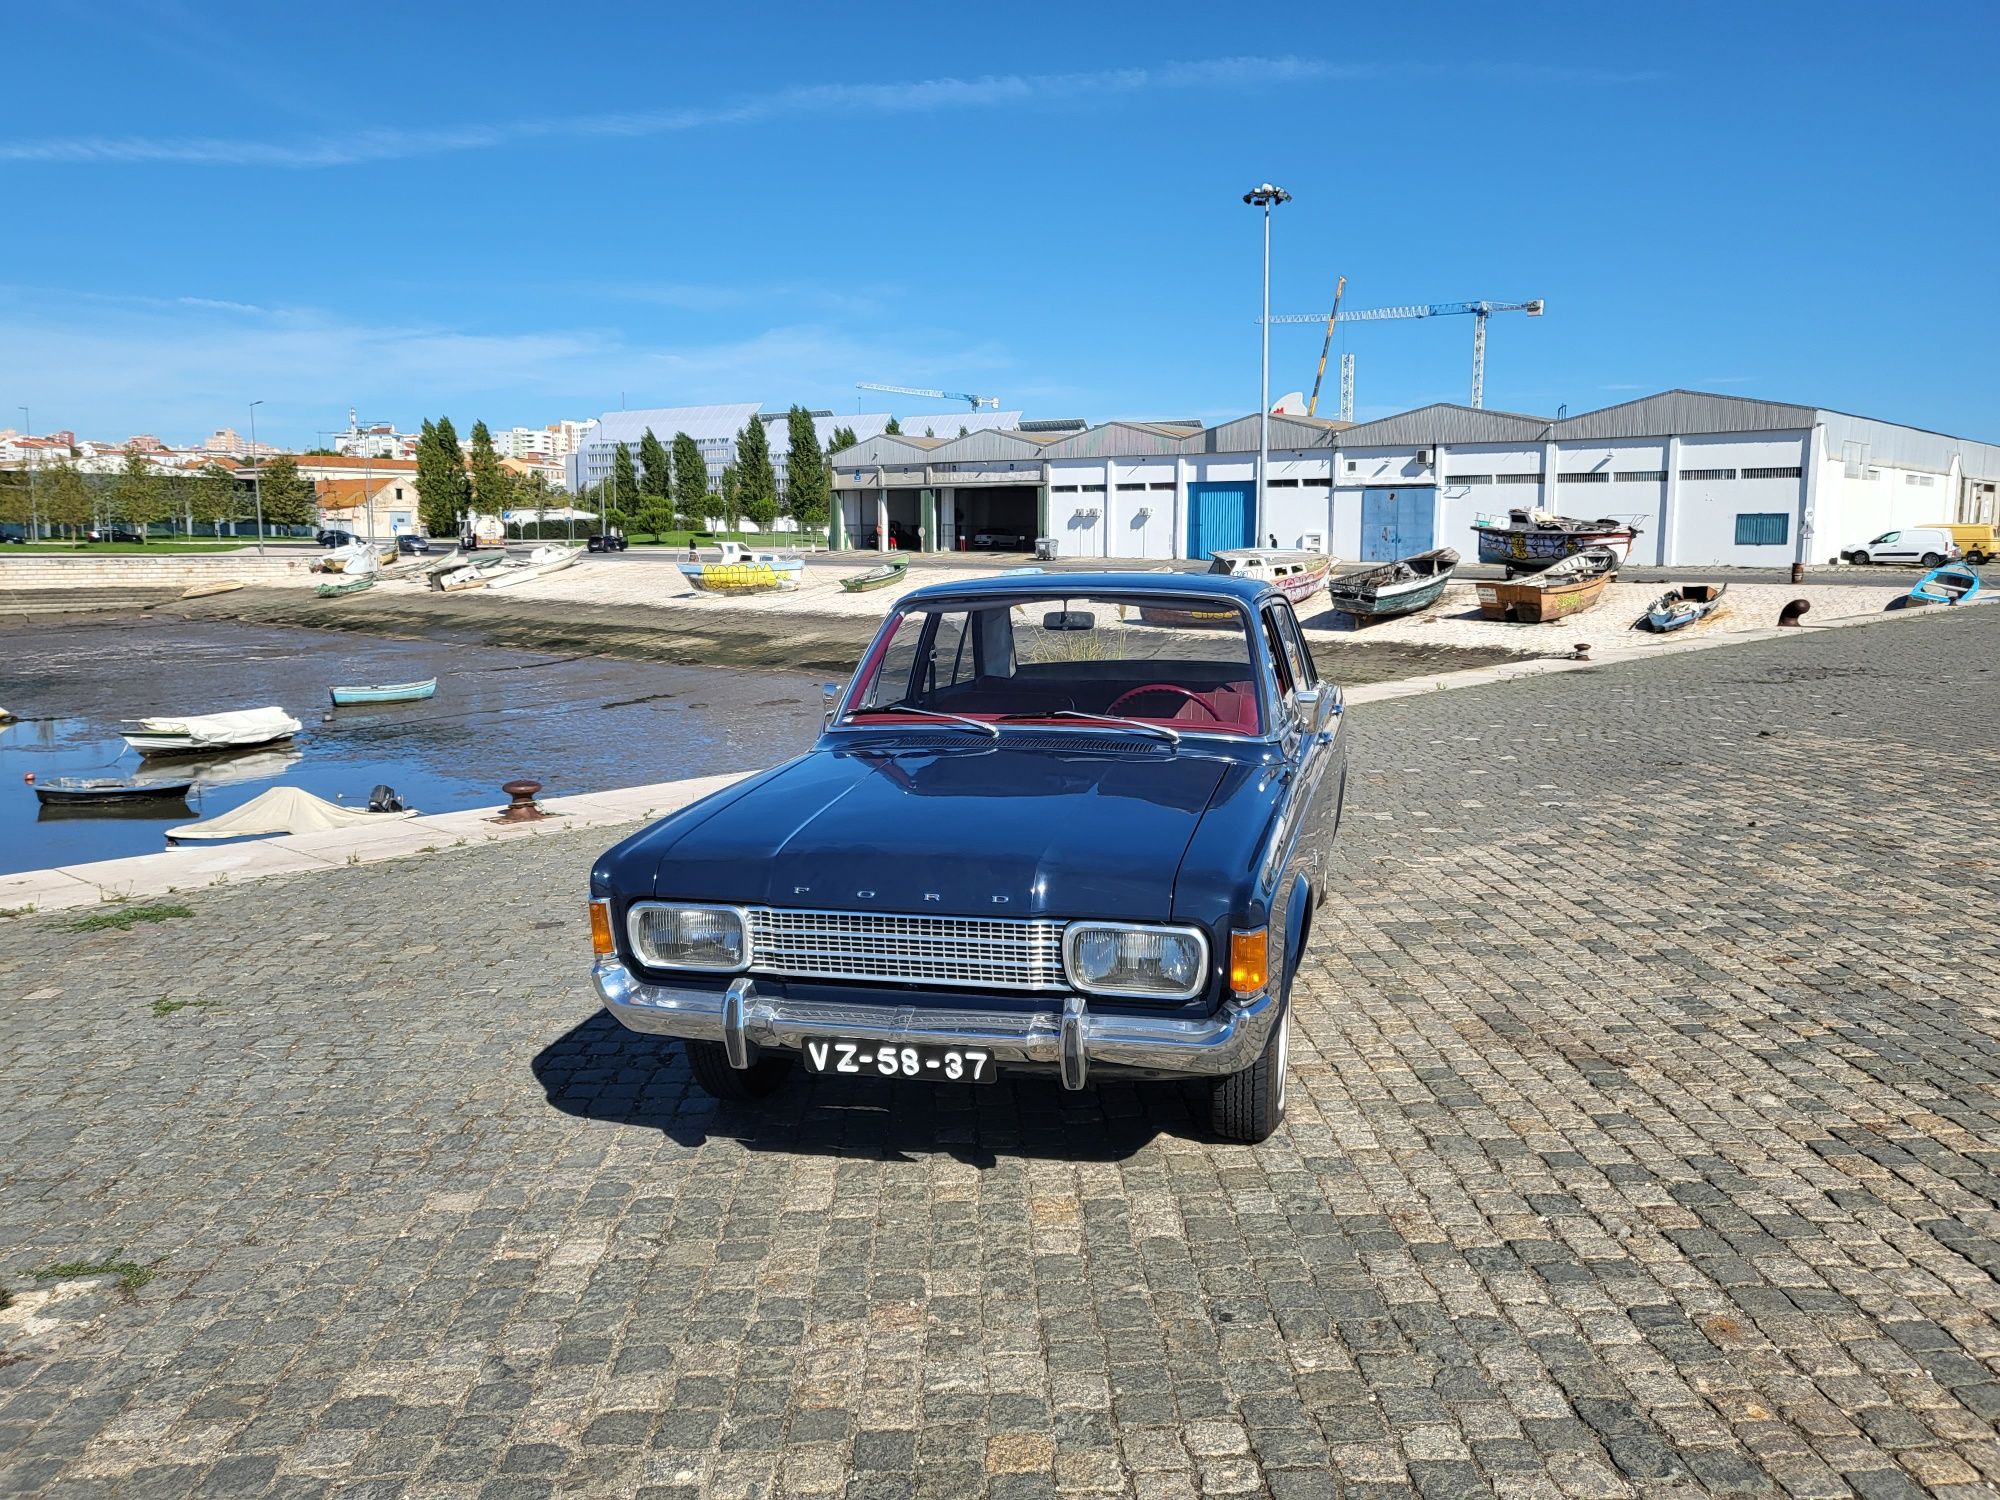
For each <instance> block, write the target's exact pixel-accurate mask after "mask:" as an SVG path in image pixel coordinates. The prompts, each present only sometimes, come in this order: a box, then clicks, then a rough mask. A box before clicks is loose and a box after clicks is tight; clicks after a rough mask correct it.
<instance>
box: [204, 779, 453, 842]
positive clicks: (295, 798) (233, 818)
mask: <svg viewBox="0 0 2000 1500" xmlns="http://www.w3.org/2000/svg"><path fill="white" fill-rule="evenodd" d="M392 799H393V794H392ZM415 816H416V813H415V811H414V810H413V809H410V808H406V807H402V806H401V804H400V802H398V805H397V808H396V810H394V811H388V812H374V811H371V810H369V809H368V808H365V807H348V806H345V805H344V804H342V803H339V802H329V801H327V800H326V798H324V797H315V796H314V795H313V794H312V793H311V792H308V791H305V790H304V789H302V788H300V787H295V786H274V787H272V788H271V789H270V790H269V791H268V792H259V793H258V794H257V795H256V796H254V797H252V798H251V799H250V800H249V801H248V802H246V803H244V804H243V805H242V806H241V807H232V808H231V809H230V810H229V811H228V812H226V813H220V814H218V815H217V816H215V817H213V818H204V819H203V820H202V821H201V822H199V823H182V824H180V825H179V826H178V827H175V828H169V829H168V830H167V837H168V838H170V839H172V840H174V841H175V842H176V843H178V842H181V841H182V840H186V839H195V840H201V839H240V838H253V837H255V836H257V835H259V834H270V833H323V832H325V831H326V830H328V829H331V828H358V827H360V826H362V825H363V824H370V825H373V824H379V823H382V822H385V821H388V820H391V819H395V818H413V817H415Z"/></svg>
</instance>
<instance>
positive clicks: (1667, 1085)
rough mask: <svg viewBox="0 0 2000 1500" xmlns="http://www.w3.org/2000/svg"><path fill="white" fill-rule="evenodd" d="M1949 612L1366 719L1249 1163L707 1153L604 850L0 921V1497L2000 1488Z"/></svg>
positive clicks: (1984, 788)
mask: <svg viewBox="0 0 2000 1500" xmlns="http://www.w3.org/2000/svg"><path fill="white" fill-rule="evenodd" d="M1995 622H2000V615H1996V614H1988V613H1987V612H1984V611H1969V612H1966V613H1965V614H1963V615H1956V616H1946V615H1943V614H1940V615H1938V616H1936V617H1934V618H1927V619H1920V620H1913V621H1910V622H1908V623H1906V624H1903V625H1900V626H1896V627H1890V628H1881V629H1865V630H1841V631H1831V632H1827V633H1825V634H1821V635H1815V636H1813V637H1810V638H1808V639H1804V640H1796V639H1794V640H1785V641H1772V642H1766V643H1757V644H1751V645H1745V646H1740V647H1733V648H1730V649H1727V650H1722V651H1703V652H1693V653H1686V654H1680V655H1675V656H1672V657H1670V658H1663V659H1660V660H1657V661H1652V662H1646V663H1643V664H1618V665H1611V666H1603V667H1596V668H1590V669H1586V670H1581V671H1574V672H1568V673H1562V674H1557V675H1550V676H1544V677H1539V678H1535V679H1531V680H1526V681H1519V682H1511V683H1501V684H1495V685H1492V686H1488V687H1477V688H1468V689H1465V690H1462V691H1458V692H1452V693H1440V694H1435V695H1431V696H1425V697H1414V698H1406V699H1400V700H1396V701H1393V702H1383V703H1377V704H1373V705H1368V706H1367V707H1365V708H1357V709H1356V710H1355V715H1354V722H1353V725H1352V728H1353V731H1354V733H1355V745H1354V751H1355V760H1354V766H1355V782H1354V786H1353V789H1352V795H1351V801H1350V811H1349V822H1348V825H1347V829H1346V832H1345V835H1344V844H1343V849H1342V858H1343V860H1344V869H1343V871H1342V874H1343V877H1344V878H1343V882H1342V886H1341V890H1340V895H1339V896H1338V898H1337V899H1336V901H1335V902H1334V903H1333V904H1332V905H1330V906H1329V907H1328V909H1327V913H1326V916H1327V919H1328V920H1326V921H1325V922H1324V924H1323V928H1322V934H1321V936H1320V939H1319V941H1318V944H1317V946H1316V950H1315V955H1314V959H1313V961H1312V964H1311V967H1310V972H1309V974H1308V975H1307V986H1306V992H1305V993H1303V994H1302V995H1300V997H1299V1019H1300V1023H1301V1034H1300V1035H1299V1037H1298V1039H1297V1045H1296V1047H1295V1050H1294V1068H1295V1074H1294V1088H1293V1107H1292V1108H1293V1113H1292V1118H1291V1120H1290V1122H1289V1124H1288V1125H1287V1127H1286V1128H1285V1129H1284V1130H1283V1131H1281V1132H1280V1133H1279V1135H1278V1136H1276V1137H1274V1138H1273V1139H1272V1140H1271V1141H1270V1142H1268V1143H1267V1144H1265V1145H1264V1146H1261V1147H1257V1148H1242V1147H1231V1146H1224V1145H1220V1144H1217V1143H1214V1142H1212V1141H1209V1140H1207V1139H1206V1138H1205V1137H1204V1136H1203V1135H1202V1134H1201V1133H1200V1132H1199V1130H1198V1129H1197V1127H1196V1118H1197V1117H1196V1114H1195V1111H1194V1109H1193V1108H1192V1107H1191V1103H1190V1101H1189V1100H1188V1099H1187V1098H1186V1097H1184V1096H1183V1095H1182V1093H1181V1092H1180V1091H1178V1090H1177V1089H1174V1088H1171V1087H1164V1088H1163V1087H1144V1088H1142V1087H1135V1086H1130V1085H1126V1086H1114V1087H1105V1088H1100V1089H1094V1090H1091V1091H1088V1092H1086V1093H1084V1094H1082V1095H1079V1096H1076V1097H1074V1098H1072V1097H1069V1096H1066V1095H1064V1094H1063V1093H1062V1092H1061V1091H1060V1090H1059V1089H1057V1088H1056V1087H1054V1086H1053V1085H1045V1084H1041V1083H1032V1084H1026V1083H1008V1084H1003V1085H1001V1086H999V1087H996V1088H993V1089H990V1090H982V1091H980V1092H978V1093H977V1094H971V1093H954V1092H950V1091H947V1090H945V1089H942V1088H939V1089H931V1088H921V1089H905V1090H897V1089H896V1088H894V1087H893V1086H891V1085H887V1084H881V1083H876V1082H868V1081H818V1082H815V1083H812V1084H810V1085H808V1084H805V1083H799V1084H796V1085H794V1086H793V1087H791V1088H789V1089H788V1090H787V1091H786V1092H784V1093H783V1094H782V1095H781V1096H780V1097H779V1098H778V1099H777V1100H776V1101H775V1103H774V1104H773V1105H772V1106H771V1107H770V1108H768V1109H766V1110H764V1111H762V1112H747V1111H738V1110H732V1109H719V1108H718V1107H717V1106H715V1105H714V1104H712V1103H711V1102H709V1101H708V1100H707V1099H706V1098H705V1097H703V1096H701V1095H699V1094H698V1093H696V1092H694V1091H693V1090H692V1089H691V1087H690V1084H689V1081H688V1077H687V1072H686V1069H685V1067H684V1065H683V1064H682V1063H681V1061H680V1060H679V1058H678V1056H677V1055H675V1054H674V1052H673V1051H672V1049H671V1048H667V1049H656V1048H655V1047H653V1046H652V1045H650V1044H648V1043H645V1042H642V1041H640V1040H638V1039H636V1038H632V1037H629V1036H627V1035H625V1034H624V1033H622V1032H621V1031H619V1030H618V1029H617V1028H616V1027H615V1026H613V1025H611V1024H610V1023H608V1022H607V1021H606V1020H605V1019H604V1018H603V1017H602V1016H601V1015H600V1014H598V1013H597V1012H596V1011H595V1009H594V1007H593V1006H592V1004H591V1002H590V1000H589V999H588V997H587V994H586V992H585V990H584V988H583V983H582V965H583V957H582V949H583V934H582V930H581V922H580V902H581V896H582V888H583V877H584V873H585V871H586V869H587V867H588V864H589V862H590V860H591V858H592V857H593V856H594V854H595V853H596V852H597V850H598V849H599V848H600V847H601V846H602V844H603V842H604V840H605V838H606V837H607V835H606V834H605V833H604V832H602V831H590V830H582V831H578V832H574V833H567V834H559V835H556V836H552V837H544V838H537V839H533V840H529V841H526V842H524V843H510V844H507V845H500V846H493V847H490V848H477V847H475V848H468V849H466V850H464V851H461V852H458V853H456V854H451V855H440V856H438V857H433V858H429V859H425V860H421V861H397V862H389V863H384V864H377V865H366V866H360V867H355V868H346V867H336V868H333V869H330V870H323V871H318V872H315V873H312V874H308V875H302V876H298V877H292V878H283V879H275V880H269V881H262V882H257V883H254V884H248V885H243V886H238V887H230V888H225V889H217V890H212V891H211V890H203V891H197V892H195V893H193V894H191V895H187V896H185V897H183V898H179V899H181V900H184V902H185V905H186V907H187V908H188V909H189V910H190V911H191V912H192V915H191V916H186V917H166V918H165V919H163V920H158V921H151V922H135V923H134V925H132V926H131V927H130V928H129V930H118V929H116V928H111V929H97V930H88V931H75V930H73V929H72V927H71V925H70V924H71V923H72V922H73V921H74V920H75V919H76V917H77V914H76V913H74V912H72V913H56V914H50V915H47V916H35V917H29V918H24V919H19V920H16V921H12V922H7V923H0V1006H4V1017H5V1022H6V1024H5V1026H4V1028H0V1142H4V1143H5V1150H4V1151H0V1286H4V1287H5V1288H6V1289H8V1290H9V1291H11V1292H12V1293H13V1294H14V1297H15V1303H14V1306H13V1307H12V1308H10V1309H8V1310H6V1311H4V1312H0V1349H4V1350H5V1351H6V1352H5V1353H4V1354H0V1366H4V1367H0V1493H4V1494H8V1495H13V1494H23V1495H36V1494H43V1493H46V1494H50V1495H96V1494H108V1493H117V1494H130V1495H168V1494H189V1493H197V1492H198V1493H203V1494H244V1495H255V1494H278V1495H287V1496H307V1495H319V1494H334V1493H338V1494H342V1495H349V1496H373V1495H390V1494H401V1493H406V1492H407V1493H423V1494H436V1495H494V1496H502V1495H523V1496H531V1495H544V1494H550V1493H554V1492H564V1493H573V1494H628V1493H634V1492H637V1493H645V1494H655V1495H690V1496H692V1495H696V1494H705V1495H774V1494H820V1493H833V1494H842V1493H844V1494H848V1495H854V1496H871V1497H872V1496H891V1495H902V1494H924V1495H936V1496H941V1497H942V1496H954V1497H955V1496H964V1495H980V1494H986V1495H994V1496H1017V1495H1042V1494H1049V1493H1056V1492H1063V1493H1070V1492H1074V1493H1085V1492H1090V1493H1109V1494H1126V1495H1132V1496H1135V1497H1136V1496H1178V1495H1191V1494H1195V1493H1213V1494H1249V1495H1257V1494H1270V1495H1275V1496H1309V1495H1339V1494H1346V1495H1392V1494H1394V1495H1402V1494H1412V1493H1421V1494H1423V1495H1426V1496H1435V1495H1471V1494H1484V1493H1487V1492H1489V1490H1490V1491H1495V1492H1498V1493H1501V1494H1506V1495H1521V1496H1537V1495H1548V1496H1556V1495H1577V1496H1596V1495H1604V1496H1611V1495H1626V1494H1646V1495H1654V1494H1660V1495H1664V1494H1669V1493H1700V1492H1727V1491H1741V1492H1759V1493H1765V1494H1773V1495H1775V1494H1778V1493H1780V1492H1782V1493H1787V1494H1793V1495H1802V1496H1803V1495H1840V1494H1848V1493H1858V1494H1862V1495H1866V1496H1894V1495H1906V1494H1915V1493H1920V1492H1922V1491H1925V1490H1929V1491H1931V1492H1934V1493H1940V1494H1954V1495H1963V1496H1968V1497H1969V1496H1973V1495H1982V1496H1983V1495H1990V1494H1992V1493H1994V1490H1995V1486H1996V1484H2000V1443H1996V1442H1995V1440H1994V1436H1993V1433H1994V1423H1995V1421H1996V1419H2000V1378H1996V1372H2000V1324H1996V1316H2000V1282H1996V1276H2000V1245H1996V1231H2000V1119H1996V1114H2000V1010H1996V1009H1995V1007H1994V1006H1993V1005H1992V1004H1990V1003H1989V1002H1990V1001H1991V999H1992V995H1993V993H1994V991H1995V987H1996V980H2000V972H1996V970H2000V959H1996V957H1995V953H1996V941H1995V940H1996V935H2000V934H1996V927H2000V922H1996V918H1995V916H1994V913H1995V911H1996V910H2000V858H1996V857H1989V854H1988V852H1985V851H1988V850H1989V849H1990V846H1991V845H1992V843H1993V835H1994V834H1995V832H1996V831H2000V807H1996V803H1995V800H1994V798H1993V796H1992V794H1991V787H1992V785H1993V780H1994V776H1995V774H1996V772H1997V771H2000V745H1997V744H1996V741H1995V739H1994V737H1993V734H1992V731H1991V725H1992V723H1993V721H1994V719H1995V716H1996V713H2000V669H1992V670H1989V668H1988V667H1987V666H1986V665H1985V664H1986V663H1988V662H1990V661H1991V660H1992V659H1993V656H1994V649H1993V647H1994V631H1995V628H1996V624H1995ZM113 910H116V909H113ZM102 1259H110V1260H116V1261H120V1262H124V1263H127V1264H129V1265H130V1266H132V1267H133V1268H134V1272H135V1274H134V1275H133V1276H132V1277H131V1279H132V1280H134V1281H135V1282H136V1281H139V1280H141V1279H142V1278H143V1277H145V1276H146V1275H147V1274H148V1273H150V1279H149V1280H145V1281H144V1284H143V1285H138V1286H136V1288H135V1289H134V1290H132V1291H130V1292H126V1291H122V1290H120V1289H119V1288H118V1287H117V1286H116V1284H115V1281H114V1280H113V1278H111V1277H109V1276H100V1277H95V1278H84V1279H78V1280H36V1279H34V1277H33V1276H32V1274H31V1273H33V1272H35V1271H36V1270H40V1269H47V1268H49V1267H51V1266H54V1265H57V1264H61V1263H76V1262H94V1261H99V1260H102ZM51 1289H54V1290H55V1295H54V1296H53V1297H51V1296H50V1291H51Z"/></svg>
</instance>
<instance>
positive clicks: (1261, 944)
mask: <svg viewBox="0 0 2000 1500" xmlns="http://www.w3.org/2000/svg"><path fill="white" fill-rule="evenodd" d="M1269 962H1270V944H1269V942H1268V941H1267V940H1266V931H1265V929H1264V928H1262V927H1259V928H1257V929H1256V930H1255V931H1253V932H1232V933H1230V934H1229V988H1230V989H1231V991H1233V992H1234V993H1235V994H1237V995H1254V994H1256V993H1257V991H1259V990H1261V989H1262V988H1264V982H1265V980H1267V979H1269V978H1270V973H1269Z"/></svg>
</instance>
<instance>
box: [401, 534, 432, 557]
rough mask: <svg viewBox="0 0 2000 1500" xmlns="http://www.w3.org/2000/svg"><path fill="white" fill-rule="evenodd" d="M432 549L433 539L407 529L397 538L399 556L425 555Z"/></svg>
mask: <svg viewBox="0 0 2000 1500" xmlns="http://www.w3.org/2000/svg"><path fill="white" fill-rule="evenodd" d="M430 550H431V539H430V538H429V537H427V536H414V535H412V534H411V533H409V532H407V531H406V532H404V533H403V534H402V535H401V536H399V537H397V538H396V552H397V555H398V556H401V557H423V556H426V555H428V554H429V552H430Z"/></svg>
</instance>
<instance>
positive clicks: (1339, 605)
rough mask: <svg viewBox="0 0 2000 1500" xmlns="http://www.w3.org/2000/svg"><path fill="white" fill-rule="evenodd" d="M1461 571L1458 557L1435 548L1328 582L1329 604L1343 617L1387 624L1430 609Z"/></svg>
mask: <svg viewBox="0 0 2000 1500" xmlns="http://www.w3.org/2000/svg"><path fill="white" fill-rule="evenodd" d="M1457 567H1458V554H1457V553H1456V552H1454V551H1453V550H1452V549H1451V548H1449V547H1434V548H1432V549H1431V550H1430V551H1429V552H1418V553H1415V554H1413V555H1411V556H1409V557H1399V558H1397V559H1396V560H1395V561H1394V562H1391V563H1383V564H1382V565H1381V566H1379V567H1374V568H1366V569H1363V570H1362V571H1361V572H1359V573H1343V574H1342V575H1341V576H1340V577H1338V578H1332V579H1328V580H1327V585H1326V597H1327V601H1328V602H1329V603H1330V604H1332V605H1333V607H1334V608H1335V609H1337V610H1339V611H1340V612H1341V613H1342V614H1346V615H1353V616H1355V617H1356V618H1358V619H1364V620H1387V619H1393V618H1395V617H1396V616H1397V615H1413V614H1416V613H1418V612H1419V611H1421V610H1426V609H1429V608H1430V607H1431V606H1432V605H1433V604H1435V603H1437V602H1438V600H1439V599H1440V598H1441V597H1442V596H1443V594H1444V588H1445V585H1446V584H1448V583H1450V582H1451V575H1452V572H1453V570H1455V569H1456V568H1457Z"/></svg>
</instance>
